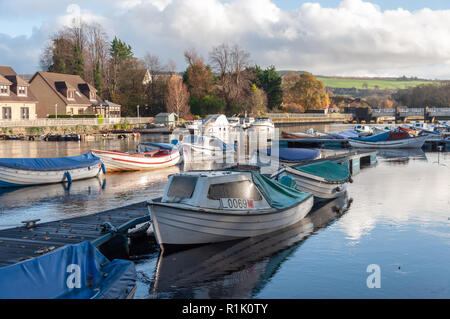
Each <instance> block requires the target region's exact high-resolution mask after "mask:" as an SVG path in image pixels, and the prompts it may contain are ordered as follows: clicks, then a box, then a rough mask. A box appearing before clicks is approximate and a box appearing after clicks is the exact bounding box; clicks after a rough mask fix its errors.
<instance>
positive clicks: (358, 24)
mask: <svg viewBox="0 0 450 319" xmlns="http://www.w3.org/2000/svg"><path fill="white" fill-rule="evenodd" d="M78 3H80V6H81V7H80V6H78V5H71V6H70V7H68V9H70V10H69V11H68V12H66V13H64V12H61V14H60V15H59V16H58V17H55V18H54V19H53V20H54V21H49V22H48V23H49V24H52V23H54V24H55V25H57V24H67V23H68V22H70V21H71V20H70V19H72V18H73V16H74V15H81V16H82V18H83V19H85V20H86V21H88V22H89V21H96V22H99V23H101V24H103V25H104V26H105V27H106V29H107V31H108V32H109V33H110V36H111V37H112V36H114V35H117V36H119V37H120V38H121V39H122V40H124V41H126V42H127V43H129V44H131V46H132V47H133V48H134V51H135V53H136V55H138V56H143V55H144V54H145V52H146V51H150V52H151V53H152V54H157V55H160V56H161V58H162V59H169V58H172V59H174V60H175V61H176V62H177V64H178V68H179V69H180V70H181V69H182V68H184V61H183V51H184V50H185V49H187V48H189V47H195V48H197V49H198V50H199V51H200V52H201V53H202V54H203V55H205V56H206V55H207V54H208V52H209V50H210V49H211V47H212V46H214V45H218V44H220V43H222V42H228V43H238V44H239V45H241V46H242V47H243V48H245V49H246V50H247V51H249V52H250V53H251V56H252V60H253V61H254V62H255V63H257V64H260V65H261V66H268V65H271V64H275V65H276V67H277V68H278V69H287V68H289V69H299V70H300V69H301V70H308V71H310V72H313V73H316V74H340V75H383V76H384V75H403V74H405V75H417V76H423V77H431V78H434V77H439V78H450V42H448V41H447V38H448V30H450V10H445V11H444V10H442V11H439V10H430V9H422V10H418V11H414V12H411V11H407V10H404V9H396V10H386V11H382V10H381V9H380V8H379V7H378V6H376V5H374V4H372V3H370V2H367V1H362V0H343V1H342V2H341V3H340V4H339V6H338V7H336V8H325V7H322V6H321V5H320V4H319V3H317V2H310V3H304V4H303V5H302V6H301V7H299V8H298V9H296V10H289V11H283V10H281V9H280V8H278V7H277V6H276V5H275V4H274V3H272V2H271V1H270V0H228V1H219V0H127V1H119V0H117V1H115V2H114V3H112V4H110V5H102V6H101V7H99V8H97V10H96V9H95V8H93V7H92V6H88V2H87V1H78ZM84 6H86V7H89V10H88V9H84V8H85V7H84ZM30 41H31V38H30ZM31 42H33V41H31ZM8 43H9V42H8ZM2 44H3V46H5V43H3V42H2ZM6 45H8V44H6ZM0 50H1V49H0ZM0 63H3V62H2V61H0ZM34 64H36V63H34ZM30 71H31V70H30Z"/></svg>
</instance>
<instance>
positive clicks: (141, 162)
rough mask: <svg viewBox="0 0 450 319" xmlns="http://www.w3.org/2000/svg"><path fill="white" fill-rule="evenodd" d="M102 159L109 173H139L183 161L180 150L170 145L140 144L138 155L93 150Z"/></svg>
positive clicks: (137, 150)
mask: <svg viewBox="0 0 450 319" xmlns="http://www.w3.org/2000/svg"><path fill="white" fill-rule="evenodd" d="M92 153H93V154H95V155H96V156H98V157H100V158H101V159H102V161H103V163H104V164H105V166H106V170H107V171H108V172H114V171H139V170H150V169H157V168H162V167H169V166H174V165H177V164H178V163H179V162H180V160H181V154H180V150H179V148H178V147H177V146H176V145H174V144H168V143H140V144H139V145H138V147H137V149H136V153H132V154H131V153H127V152H122V151H100V150H92Z"/></svg>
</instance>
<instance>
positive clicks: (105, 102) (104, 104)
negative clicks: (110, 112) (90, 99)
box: [95, 100, 121, 107]
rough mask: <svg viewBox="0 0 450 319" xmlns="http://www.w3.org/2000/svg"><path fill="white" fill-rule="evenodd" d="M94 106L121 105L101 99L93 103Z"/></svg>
mask: <svg viewBox="0 0 450 319" xmlns="http://www.w3.org/2000/svg"><path fill="white" fill-rule="evenodd" d="M95 106H119V107H120V106H121V105H119V104H116V103H113V102H111V101H108V100H105V101H101V102H100V103H97V104H95Z"/></svg>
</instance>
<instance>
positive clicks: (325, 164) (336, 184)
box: [272, 161, 352, 199]
mask: <svg viewBox="0 0 450 319" xmlns="http://www.w3.org/2000/svg"><path fill="white" fill-rule="evenodd" d="M272 178H273V179H275V180H277V181H279V182H280V183H282V184H284V185H286V186H290V187H296V188H297V189H298V190H300V191H302V192H308V193H312V194H313V195H314V196H315V197H317V198H321V199H331V198H336V197H339V196H341V195H343V194H344V193H345V192H346V190H347V183H348V182H352V179H351V177H350V170H349V169H348V167H347V166H345V165H341V164H337V163H334V162H330V161H321V162H317V163H312V164H306V165H303V164H297V165H292V166H285V167H283V168H282V169H280V170H279V171H278V172H277V173H275V174H274V175H272Z"/></svg>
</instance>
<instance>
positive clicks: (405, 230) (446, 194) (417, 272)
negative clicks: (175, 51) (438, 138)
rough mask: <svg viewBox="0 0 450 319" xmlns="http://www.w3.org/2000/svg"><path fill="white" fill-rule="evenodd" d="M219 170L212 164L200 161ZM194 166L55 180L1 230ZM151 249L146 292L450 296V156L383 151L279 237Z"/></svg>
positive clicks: (117, 202) (27, 192)
mask: <svg viewBox="0 0 450 319" xmlns="http://www.w3.org/2000/svg"><path fill="white" fill-rule="evenodd" d="M307 128H309V126H308V127H306V128H305V127H303V128H302V127H299V128H294V129H290V131H305V130H306V129H307ZM346 128H347V127H343V126H340V125H339V126H338V125H326V126H318V127H316V129H318V130H322V131H328V132H337V131H340V130H342V129H346ZM155 138H156V139H159V138H160V137H153V139H155ZM137 143H138V141H126V140H122V141H119V140H109V141H98V142H90V143H87V142H86V143H79V142H28V141H0V157H45V156H69V155H78V154H82V153H85V152H87V151H89V150H90V149H91V148H105V149H121V150H134V149H135V147H136V144H137ZM208 167H209V168H212V167H213V164H211V163H204V164H203V165H201V168H208ZM190 168H191V167H183V166H177V167H173V168H168V169H163V170H158V171H152V172H137V173H125V174H110V175H107V176H106V178H101V179H91V180H86V181H78V182H74V183H73V185H72V187H71V188H70V190H66V189H65V188H64V187H63V185H59V184H56V185H50V186H40V187H29V188H22V189H16V190H12V191H7V192H3V193H0V228H8V227H14V226H16V225H17V224H20V221H22V220H24V219H29V218H30V217H37V218H41V219H42V220H43V221H50V220H56V219H61V218H68V217H73V216H79V215H84V214H90V213H94V212H97V211H100V210H104V209H108V208H115V207H118V206H122V205H127V204H131V203H135V202H140V201H143V200H146V199H147V198H149V197H156V196H160V195H161V193H162V190H163V187H164V185H165V182H166V181H167V175H168V174H173V173H176V172H179V171H180V170H183V169H190ZM195 168H199V167H195ZM339 211H343V213H342V214H341V213H339ZM146 246H148V247H146V249H145V254H143V255H140V256H135V257H134V259H135V261H136V268H137V271H138V277H139V282H138V290H137V292H136V297H138V298H230V297H232V298H450V267H449V266H450V153H446V152H443V153H437V152H428V151H426V152H423V151H420V150H416V151H414V150H413V151H400V150H397V151H381V152H380V154H379V157H378V163H377V164H376V165H375V166H373V167H367V168H363V169H362V170H361V171H360V173H359V174H358V175H356V176H355V177H354V183H353V184H349V187H348V194H347V196H346V197H343V198H340V199H337V200H334V201H331V202H324V203H321V204H319V205H316V207H315V208H314V209H313V211H312V212H311V213H310V214H309V215H308V216H307V217H306V218H305V219H304V220H302V221H301V222H300V223H298V224H297V225H294V226H292V227H289V228H288V229H285V230H283V231H281V232H277V233H274V234H270V235H269V236H261V237H256V238H251V239H247V240H242V241H236V242H231V243H222V244H216V245H206V246H201V247H197V248H192V249H187V250H183V251H179V252H175V253H171V254H168V253H166V252H164V253H161V252H160V251H159V249H158V248H156V245H155V242H154V239H152V238H150V239H149V242H148V243H147V245H146ZM370 264H377V265H379V266H380V268H381V288H379V289H369V288H367V285H366V279H367V277H368V275H370V274H369V273H367V272H366V269H367V266H368V265H370Z"/></svg>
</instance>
